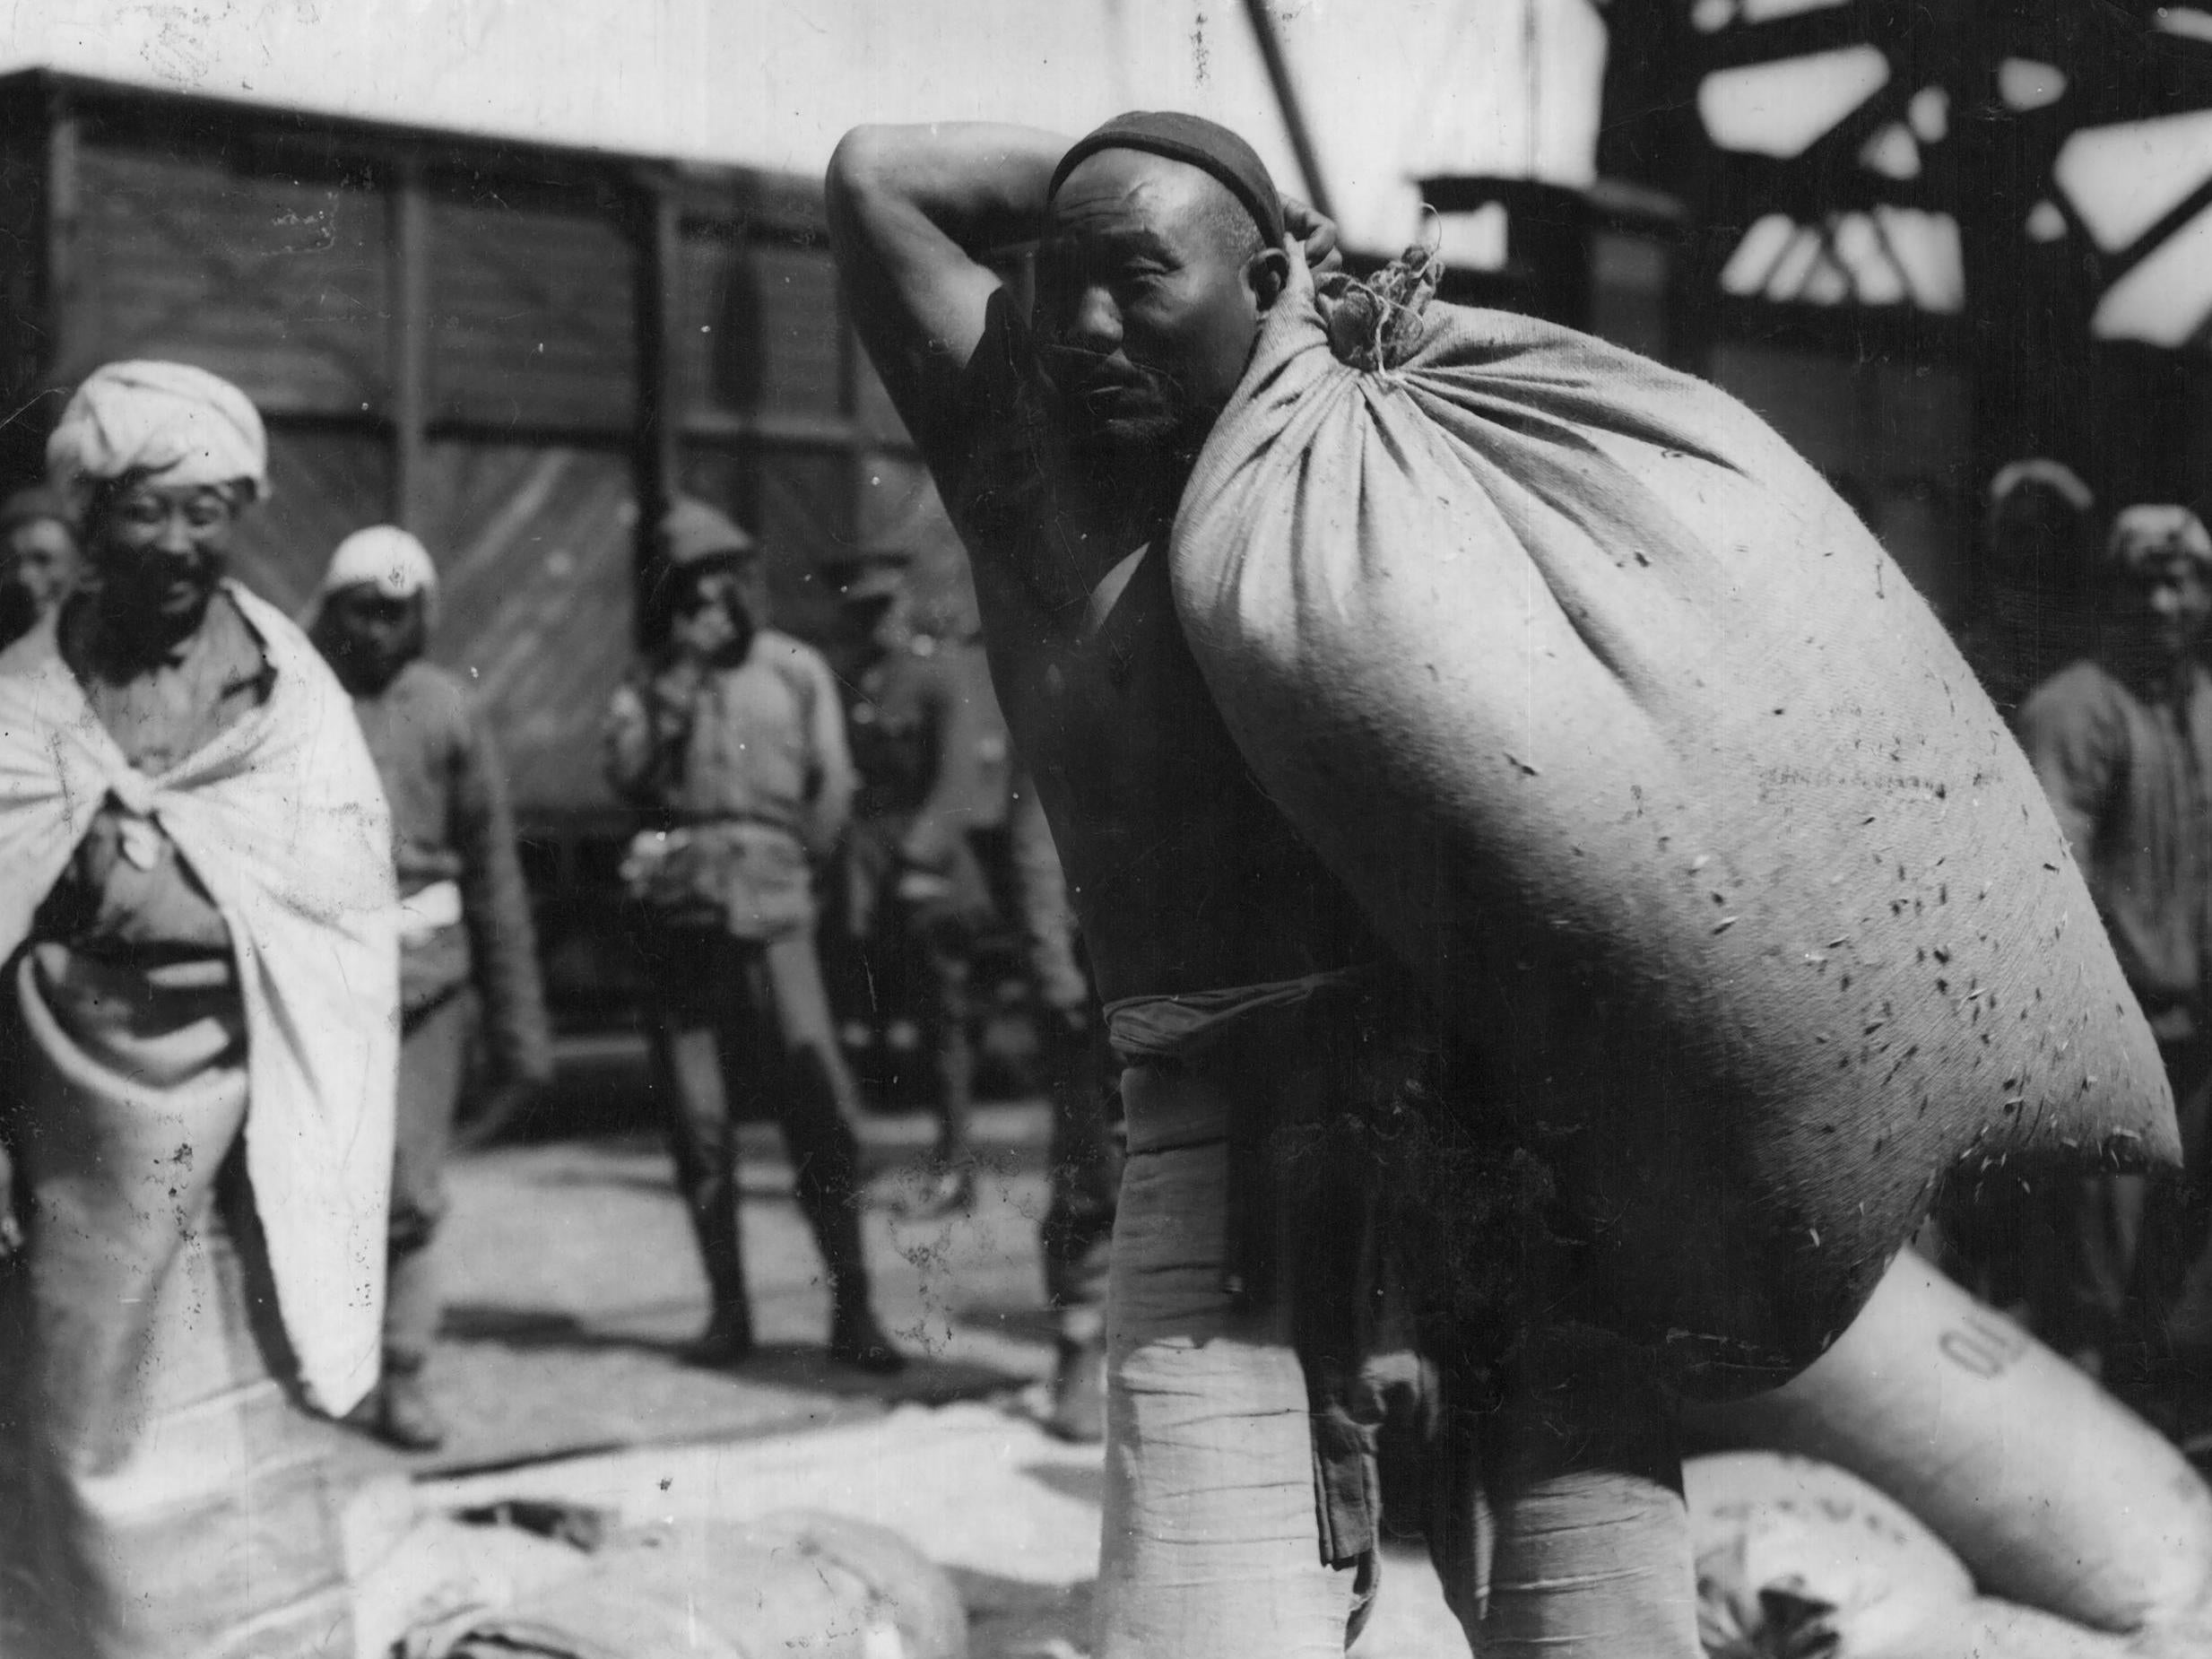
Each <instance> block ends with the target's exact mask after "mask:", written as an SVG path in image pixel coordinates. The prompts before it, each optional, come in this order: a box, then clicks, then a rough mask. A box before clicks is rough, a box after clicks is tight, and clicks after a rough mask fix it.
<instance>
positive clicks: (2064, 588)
mask: <svg viewBox="0 0 2212 1659" xmlns="http://www.w3.org/2000/svg"><path fill="white" fill-rule="evenodd" d="M2095 507H2096V500H2095V497H2093V496H2092V495H2091V494H2090V493H2089V487H2088V486H2087V485H2086V484H2085V483H2083V482H2081V480H2080V479H2079V478H2078V477H2077V476H2075V474H2074V473H2073V471H2072V469H2071V468H2069V467H2067V466H2064V465H2060V463H2058V462H2056V461H2052V460H2048V459H2045V458H2043V457H2042V456H2032V457H2030V458H2029V459H2027V460H2025V461H2014V462H2012V463H2010V464H2009V465H2005V466H2002V467H2000V468H1999V469H1998V472H1997V475H1996V476H1995V477H1994V478H1992V479H1991V480H1990V488H1989V507H1988V510H1987V512H1986V514H1985V515H1984V517H1983V518H1982V547H1981V555H1982V556H1981V560H1980V564H1979V568H1978V569H1976V571H1975V573H1974V579H1973V599H1972V610H1971V613H1970V614H1969V616H1968V618H1967V621H1966V623H1965V627H1963V628H1961V629H1960V630H1959V633H1958V645H1959V650H1960V651H1961V653H1962V654H1963V655H1964V656H1965V658H1966V661H1967V662H1968V663H1969V664H1972V665H1973V671H1974V673H1975V674H1976V675H1977V676H1978V677H1979V678H1980V680H1981V682H1982V690H1984V691H1987V692H1988V693H1989V694H1990V700H1991V702H1993V703H1995V704H1996V705H1997V708H1998V712H1999V713H2000V714H2004V715H2010V714H2012V713H2013V712H2014V711H2015V710H2016V709H2017V708H2019V707H2020V704H2021V703H2022V701H2023V700H2024V699H2025V698H2026V696H2027V694H2028V693H2029V692H2030V691H2034V689H2035V687H2036V686H2037V685H2039V684H2040V683H2042V682H2043V681H2044V680H2045V679H2047V678H2049V677H2050V676H2051V675H2052V674H2053V673H2056V672H2057V671H2058V670H2060V669H2061V668H2064V667H2065V666H2066V665H2067V664H2069V663H2071V662H2073V661H2074V660H2075V659H2076V658H2077V657H2080V656H2086V655H2087V654H2088V653H2089V652H2090V651H2091V650H2092V649H2093V648H2094V646H2095V637H2096V619H2095V606H2094V601H2095V569H2094V567H2095V558H2094V543H2093V541H2092V539H2091V538H2092V536H2093V534H2094V531H2095V523H2094V518H2093V515H2094V513H2095Z"/></svg>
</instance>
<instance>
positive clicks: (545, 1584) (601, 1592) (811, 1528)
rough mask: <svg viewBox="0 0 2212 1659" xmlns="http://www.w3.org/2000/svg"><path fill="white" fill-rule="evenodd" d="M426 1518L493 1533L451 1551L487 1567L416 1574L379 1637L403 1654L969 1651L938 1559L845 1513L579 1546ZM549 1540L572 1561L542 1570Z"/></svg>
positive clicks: (858, 1656)
mask: <svg viewBox="0 0 2212 1659" xmlns="http://www.w3.org/2000/svg"><path fill="white" fill-rule="evenodd" d="M424 1526H425V1528H426V1529H427V1533H428V1535H429V1536H431V1537H434V1538H435V1539H437V1540H439V1541H441V1542H446V1543H447V1544H448V1545H449V1546H450V1545H453V1544H454V1543H455V1540H457V1539H464V1535H465V1534H466V1533H483V1534H486V1535H487V1536H486V1540H485V1541H482V1542H461V1543H460V1545H459V1547H458V1549H457V1550H456V1558H455V1559H456V1562H457V1563H460V1564H463V1565H465V1563H466V1562H467V1561H473V1562H475V1563H476V1564H477V1567H478V1568H479V1569H480V1570H477V1571H475V1572H474V1573H473V1575H472V1576H469V1577H468V1578H467V1580H466V1581H465V1582H464V1583H455V1582H448V1583H447V1584H446V1585H442V1586H441V1587H440V1593H439V1594H437V1595H435V1596H424V1595H421V1594H420V1593H421V1588H422V1586H421V1585H416V1586H414V1588H415V1589H416V1591H417V1593H418V1602H417V1605H418V1606H419V1607H421V1609H422V1610H423V1611H421V1615H420V1616H419V1617H418V1619H417V1620H416V1622H415V1623H414V1624H413V1626H412V1628H411V1629H408V1630H407V1631H406V1632H405V1633H404V1635H403V1636H402V1637H400V1638H399V1639H398V1641H397V1642H396V1643H395V1644H394V1645H393V1646H390V1647H389V1648H387V1649H382V1650H379V1651H380V1652H389V1653H391V1654H393V1655H397V1659H522V1656H523V1655H539V1659H785V1655H791V1654H795V1653H803V1654H806V1655H816V1656H819V1659H967V1612H966V1611H965V1609H964V1608H963V1607H962V1606H961V1603H960V1599H959V1592H958V1591H957V1590H955V1589H954V1587H953V1585H952V1581H951V1579H950V1577H949V1576H947V1575H946V1573H945V1571H944V1569H943V1568H940V1567H937V1566H936V1565H934V1564H933V1563H932V1562H931V1561H929V1560H928V1559H925V1558H924V1556H923V1555H922V1554H921V1552H920V1551H918V1550H915V1548H914V1547H913V1546H912V1545H911V1544H909V1543H907V1542H906V1541H905V1540H904V1539H902V1538H900V1537H899V1536H898V1534H897V1533H891V1532H889V1531H888V1530H886V1529H885V1528H882V1527H880V1526H872V1525H870V1524H866V1523H864V1522H860V1521H854V1520H850V1519H847V1518H846V1517H844V1516H834V1515H827V1514H820V1513H816V1512H812V1511H794V1512H792V1513H789V1514H779V1515H773V1516H765V1517H763V1518H762V1519H760V1520H759V1521H756V1522H751V1523H747V1524H716V1523H708V1524H690V1525H668V1526H646V1527H638V1528H634V1529H629V1530H626V1531H622V1532H619V1533H614V1534H613V1535H612V1536H611V1537H609V1538H607V1539H605V1540H604V1542H602V1543H601V1544H600V1545H599V1546H598V1547H597V1548H596V1549H594V1550H591V1551H590V1552H588V1553H586V1552H585V1551H583V1550H577V1549H572V1548H570V1547H569V1546H568V1545H566V1544H561V1543H558V1542H549V1541H545V1540H541V1539H537V1538H534V1537H532V1536H531V1535H530V1534H528V1533H524V1532H522V1531H521V1530H520V1529H517V1528H514V1527H506V1526H491V1527H481V1528H462V1527H460V1526H459V1525H458V1524H457V1523H455V1522H454V1521H452V1520H447V1519H438V1520H435V1521H431V1522H426V1523H425V1524H424ZM501 1534H504V1535H506V1536H507V1538H508V1539H509V1540H510V1541H511V1542H507V1544H505V1546H504V1547H503V1548H497V1549H495V1548H494V1547H493V1546H492V1545H491V1544H490V1542H489V1540H490V1538H492V1537H497V1536H499V1535H501ZM525 1538H527V1539H528V1541H529V1542H528V1543H527V1545H525V1543H524V1542H523V1540H524V1539H525ZM518 1551H519V1552H520V1560H521V1568H520V1570H517V1569H516V1557H517V1552H518ZM548 1551H551V1552H558V1553H560V1554H562V1555H565V1556H567V1557H568V1558H569V1559H570V1560H571V1561H572V1564H573V1565H572V1568H571V1570H568V1571H567V1572H549V1571H547V1569H546V1562H545V1560H544V1559H541V1558H542V1556H543V1555H544V1553H545V1552H548ZM382 1570H386V1571H388V1570H389V1569H382ZM471 1590H473V1593H474V1594H473V1596H472V1595H470V1594H466V1592H468V1591H471ZM363 1594H364V1596H367V1595H369V1594H370V1586H367V1585H365V1586H364V1589H363ZM385 1599H386V1601H388V1600H389V1599H390V1598H389V1597H388V1596H386V1598H385Z"/></svg>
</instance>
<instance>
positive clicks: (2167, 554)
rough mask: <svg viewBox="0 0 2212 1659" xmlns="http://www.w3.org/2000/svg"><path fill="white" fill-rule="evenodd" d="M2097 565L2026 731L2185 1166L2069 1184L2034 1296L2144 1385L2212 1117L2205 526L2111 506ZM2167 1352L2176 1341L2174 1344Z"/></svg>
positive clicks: (2209, 602)
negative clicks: (2134, 1014) (2163, 1080)
mask: <svg viewBox="0 0 2212 1659" xmlns="http://www.w3.org/2000/svg"><path fill="white" fill-rule="evenodd" d="M2104 576H2105V578H2106V582H2107V586H2108V591H2109V592H2110V594H2111V595H2112V599H2111V601H2110V602H2109V603H2108V610H2107V614H2108V616H2109V617H2111V618H2112V623H2111V625H2110V626H2109V627H2108V629H2107V638H2105V639H2104V642H2103V645H2102V647H2101V648H2100V649H2099V651H2098V652H2097V654H2096V656H2095V657H2093V658H2088V659H2085V660H2083V661H2080V662H2077V663H2074V664H2071V665H2069V666H2068V667H2066V668H2064V669H2061V670H2060V672H2059V673H2057V674H2055V675H2053V676H2052V678H2051V679H2049V680H2048V681H2046V682H2044V683H2043V685H2042V686H2041V687H2039V688H2038V689H2037V690H2036V691H2035V692H2034V695H2033V696H2031V697H2030V698H2029V699H2028V700H2027V701H2026V702H2025V704H2024V705H2023V706H2022V707H2021V709H2020V715H2019V728H2020V741H2021V743H2022V745H2023V746H2024V747H2025V749H2026V751H2027V753H2028V758H2029V759H2030V760H2032V761H2034V766H2035V770H2036V774H2037V776H2038V777H2041V779H2042V780H2043V788H2044V790H2045V792H2046V793H2047V794H2048V795H2050V797H2051V803H2052V806H2053V807H2054V808H2055V809H2056V811H2057V813H2058V819H2059V823H2060V827H2061V828H2062V829H2064V830H2065V831H2066V834H2067V838H2068V839H2069V841H2070V842H2071V843H2072V845H2073V848H2074V856H2075V857H2076V858H2077V859H2078V860H2079V861H2080V864H2081V866H2082V871H2083V873H2084V874H2086V876H2087V877H2088V878H2089V890H2090V892H2091V894H2092V895H2094V896H2095V899H2096V903H2097V909H2098V911H2099V913H2100V915H2101V916H2103V918H2104V925H2105V928H2106V930H2107V931H2108V932H2109V933H2110V934H2111V935H2112V944H2113V946H2114V948H2115V950H2116V951H2117V952H2118V954H2119V957H2120V963H2121V968H2124V969H2125V970H2126V972H2127V976H2128V982H2129V984H2130V986H2132V987H2133V989H2134V991H2135V994H2136V997H2137V999H2138V1001H2139V1002H2140V1003H2142V1005H2143V1012H2144V1013H2145V1014H2147V1016H2148V1017H2149V1019H2150V1022H2151V1029H2152V1030H2153V1032H2155V1033H2156V1036H2157V1038H2158V1041H2159V1047H2160V1051H2161V1053H2162V1054H2163V1055H2164V1059H2165V1063H2166V1071H2167V1074H2168V1076H2169V1077H2170V1078H2171V1080H2172V1081H2173V1099H2174V1103H2175V1108H2176V1112H2177V1115H2178V1116H2179V1118H2180V1120H2181V1125H2182V1156H2183V1159H2184V1163H2185V1168H2186V1174H2185V1176H2184V1177H2182V1179H2181V1180H2179V1181H2177V1182H2173V1183H2169V1184H2165V1185H2163V1186H2156V1187H2155V1188H2152V1189H2151V1190H2150V1191H2149V1192H2148V1193H2147V1191H2146V1180H2145V1177H2140V1176H2110V1177H2092V1178H2090V1179H2088V1180H2086V1181H2084V1182H2083V1183H2081V1184H2080V1186H2079V1187H2078V1189H2077V1190H2073V1191H2069V1194H2067V1196H2066V1198H2065V1200H2064V1201H2063V1203H2062V1205H2061V1207H2062V1209H2063V1211H2064V1213H2063V1215H2062V1216H2061V1217H2060V1220H2059V1224H2058V1226H2057V1228H2056V1229H2055V1230H2054V1237H2055V1240H2056V1253H2057V1257H2058V1259H2057V1261H2056V1263H2055V1264H2054V1265H2053V1266H2052V1268H2051V1269H2050V1270H2049V1271H2048V1272H2046V1273H2045V1274H2044V1275H2043V1284H2042V1285H2041V1287H2040V1288H2039V1287H2037V1286H2034V1285H2031V1286H2030V1287H2029V1293H2030V1296H2031V1298H2032V1299H2035V1300H2038V1301H2040V1302H2042V1303H2043V1304H2044V1306H2043V1307H2041V1308H2040V1309H2038V1312H2039V1314H2040V1320H2039V1323H2040V1324H2041V1325H2042V1326H2043V1331H2042V1332H2041V1333H2042V1334H2044V1335H2045V1336H2046V1337H2047V1339H2048V1340H2050V1341H2051V1342H2052V1345H2053V1346H2055V1347H2057V1348H2059V1349H2060V1351H2062V1352H2070V1353H2073V1354H2075V1355H2077V1356H2095V1357H2099V1358H2102V1359H2104V1361H2105V1363H2106V1364H2107V1366H2108V1368H2111V1367H2114V1366H2116V1367H2117V1369H2116V1370H2115V1371H2114V1372H2113V1375H2112V1380H2113V1381H2114V1382H2115V1383H2116V1384H2119V1385H2123V1386H2126V1385H2148V1380H2149V1379H2147V1377H2146V1374H2145V1372H2144V1369H2143V1368H2144V1367H2145V1366H2146V1365H2151V1366H2153V1367H2154V1368H2156V1367H2159V1366H2161V1365H2162V1363H2163V1362H2162V1359H2161V1355H2162V1352H2163V1351H2164V1348H2165V1347H2166V1345H2167V1344H2166V1339H2165V1333H2164V1325H2165V1316H2166V1313H2167V1311H2168V1310H2169V1308H2170V1307H2172V1305H2173V1299H2174V1298H2175V1297H2176V1296H2178V1294H2179V1293H2180V1290H2181V1276H2182V1273H2183V1272H2184V1271H2185V1270H2186V1269H2187V1267H2188V1265H2189V1264H2190V1260H2191V1259H2192V1258H2193V1257H2194V1256H2195V1255H2197V1254H2198V1252H2199V1250H2200V1249H2201V1248H2202V1246H2203V1245H2204V1242H2205V1238H2206V1231H2207V1221H2208V1216H2212V1212H2208V1208H2207V1205H2206V1202H2205V1194H2204V1191H2203V1187H2204V1179H2205V1174H2206V1152H2207V1147H2206V1139H2207V1129H2208V1126H2212V1124H2208V1119H2212V1000H2208V993H2212V986H2208V985H2207V983H2206V977H2205V964H2206V960H2207V952H2208V951H2212V673H2208V672H2207V671H2206V669H2205V667H2204V665H2203V664H2202V663H2201V662H2200V661H2199V647H2200V646H2201V644H2202V642H2203V640H2204V638H2205V634H2206V630H2207V628H2208V625H2212V536H2208V535H2207V534H2206V532H2205V527H2204V525H2203V524H2202V523H2201V522H2199V519H2198V517H2197V516H2196V515H2195V514H2194V513H2192V512H2190V510H2189V509H2188V508H2182V507H2173V506H2137V507H2130V508H2127V509H2126V510H2125V511H2123V512H2121V514H2120V515H2119V517H2117V518H2115V519H2114V520H2113V522H2112V533H2111V535H2110V537H2109V538H2108V540H2107V542H2106V543H2105V556H2104ZM2168 1358H2170V1356H2168Z"/></svg>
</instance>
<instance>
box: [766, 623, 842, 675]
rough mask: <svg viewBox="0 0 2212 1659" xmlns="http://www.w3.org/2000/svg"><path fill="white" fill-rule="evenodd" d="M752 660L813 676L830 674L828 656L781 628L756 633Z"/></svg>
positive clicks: (775, 667)
mask: <svg viewBox="0 0 2212 1659" xmlns="http://www.w3.org/2000/svg"><path fill="white" fill-rule="evenodd" d="M753 660H754V661H755V662H757V663H759V664H763V665H764V666H767V667H769V668H773V669H776V670H777V671H778V672H781V673H802V674H805V675H807V676H809V677H810V678H812V679H820V680H826V679H828V677H829V659H828V657H826V656H823V655H822V654H821V653H820V651H818V650H816V649H815V648H814V647H812V646H811V645H809V644H808V643H807V642H806V641H805V640H803V639H802V638H799V637H798V636H797V635H796V634H787V633H785V632H784V630H782V629H780V628H764V629H762V630H760V631H759V633H758V634H755V635H754V636H753Z"/></svg>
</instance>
